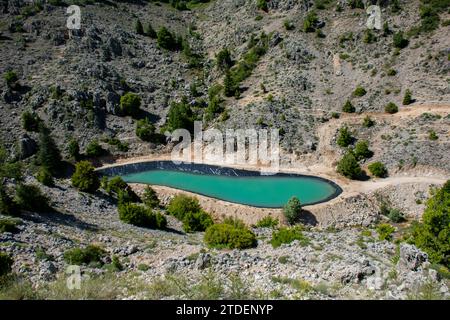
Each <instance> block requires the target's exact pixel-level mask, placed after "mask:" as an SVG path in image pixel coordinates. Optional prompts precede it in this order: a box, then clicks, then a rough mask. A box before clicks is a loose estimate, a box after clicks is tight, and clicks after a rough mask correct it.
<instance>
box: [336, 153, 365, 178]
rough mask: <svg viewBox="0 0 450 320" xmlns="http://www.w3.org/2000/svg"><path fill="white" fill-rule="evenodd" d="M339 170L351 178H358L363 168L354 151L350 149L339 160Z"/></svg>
mask: <svg viewBox="0 0 450 320" xmlns="http://www.w3.org/2000/svg"><path fill="white" fill-rule="evenodd" d="M337 172H338V173H340V174H342V175H343V176H345V177H347V178H349V179H358V178H359V177H360V176H361V174H362V170H361V167H360V165H359V163H358V160H357V159H356V157H355V155H354V154H353V152H351V151H348V152H347V153H346V154H345V155H344V156H343V157H342V159H341V160H340V161H339V162H338V165H337Z"/></svg>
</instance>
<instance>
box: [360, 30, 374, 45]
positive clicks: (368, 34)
mask: <svg viewBox="0 0 450 320" xmlns="http://www.w3.org/2000/svg"><path fill="white" fill-rule="evenodd" d="M376 41H377V37H376V36H375V34H374V33H373V32H372V30H370V29H367V30H366V31H364V36H363V42H364V43H367V44H369V43H374V42H376Z"/></svg>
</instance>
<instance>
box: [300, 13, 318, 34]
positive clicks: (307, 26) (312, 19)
mask: <svg viewBox="0 0 450 320" xmlns="http://www.w3.org/2000/svg"><path fill="white" fill-rule="evenodd" d="M318 21H319V18H318V17H317V14H316V12H315V11H310V12H309V13H308V14H307V15H306V17H305V20H304V21H303V31H304V32H314V31H315V30H316V24H317V22H318Z"/></svg>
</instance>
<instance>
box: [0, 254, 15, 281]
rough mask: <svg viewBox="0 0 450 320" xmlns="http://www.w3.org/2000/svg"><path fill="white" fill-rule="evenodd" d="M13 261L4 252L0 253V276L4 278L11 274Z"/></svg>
mask: <svg viewBox="0 0 450 320" xmlns="http://www.w3.org/2000/svg"><path fill="white" fill-rule="evenodd" d="M13 263H14V261H13V259H12V258H11V257H10V256H9V255H8V254H7V253H5V252H0V276H4V275H6V274H8V273H10V272H11V267H12V265H13Z"/></svg>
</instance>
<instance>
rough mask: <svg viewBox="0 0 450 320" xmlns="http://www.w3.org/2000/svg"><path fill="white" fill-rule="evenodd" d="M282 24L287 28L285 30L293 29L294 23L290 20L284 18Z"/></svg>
mask: <svg viewBox="0 0 450 320" xmlns="http://www.w3.org/2000/svg"><path fill="white" fill-rule="evenodd" d="M283 25H284V28H285V29H286V30H287V31H290V30H294V29H295V26H294V24H293V23H292V22H291V21H290V20H287V19H286V20H284V21H283Z"/></svg>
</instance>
